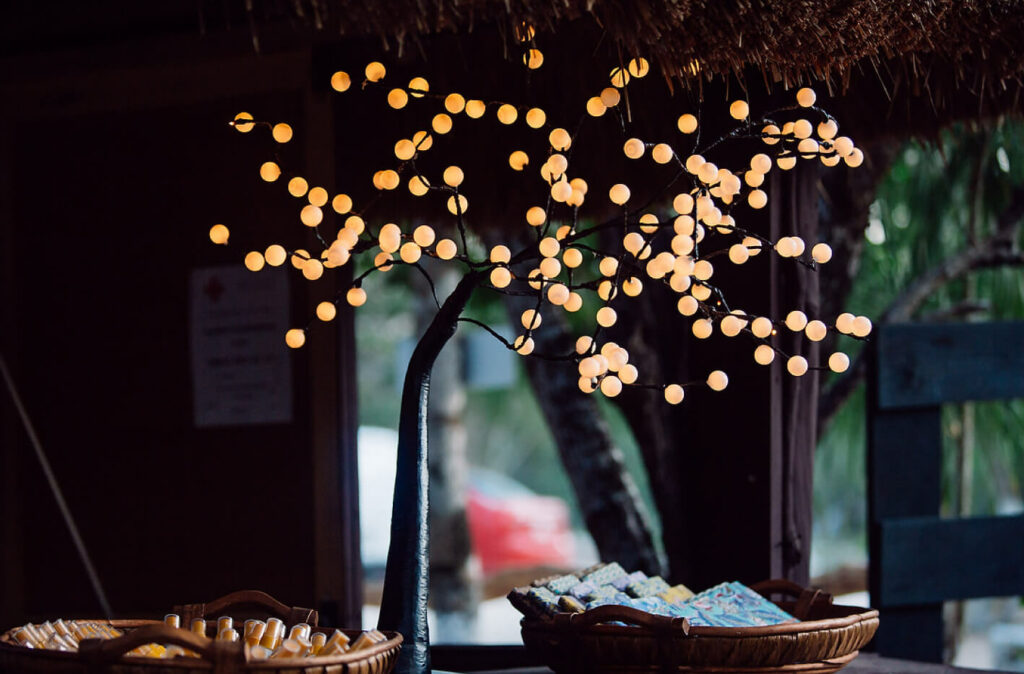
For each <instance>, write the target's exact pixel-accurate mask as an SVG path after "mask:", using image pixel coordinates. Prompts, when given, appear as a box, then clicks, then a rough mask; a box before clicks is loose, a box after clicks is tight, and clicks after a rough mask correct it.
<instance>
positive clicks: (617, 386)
mask: <svg viewBox="0 0 1024 674" xmlns="http://www.w3.org/2000/svg"><path fill="white" fill-rule="evenodd" d="M601 393H603V394H605V395H606V396H608V397H609V398H614V397H615V396H617V395H619V394H620V393H622V380H620V379H619V378H618V377H616V376H614V375H608V376H606V377H605V378H604V379H602V380H601Z"/></svg>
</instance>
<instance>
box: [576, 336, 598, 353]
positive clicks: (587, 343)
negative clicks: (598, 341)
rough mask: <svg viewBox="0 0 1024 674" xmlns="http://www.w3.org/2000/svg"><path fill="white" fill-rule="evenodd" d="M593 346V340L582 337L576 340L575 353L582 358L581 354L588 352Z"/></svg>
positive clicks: (588, 337)
mask: <svg viewBox="0 0 1024 674" xmlns="http://www.w3.org/2000/svg"><path fill="white" fill-rule="evenodd" d="M593 345H594V340H593V338H591V337H590V336H589V335H583V336H582V337H580V338H579V339H577V340H576V353H578V354H580V355H581V356H582V355H583V354H585V353H587V352H588V351H590V349H591V347H592V346H593Z"/></svg>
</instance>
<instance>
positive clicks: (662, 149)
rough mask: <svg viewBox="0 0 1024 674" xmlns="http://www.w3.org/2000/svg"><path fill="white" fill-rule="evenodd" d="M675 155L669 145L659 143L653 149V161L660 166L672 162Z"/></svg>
mask: <svg viewBox="0 0 1024 674" xmlns="http://www.w3.org/2000/svg"><path fill="white" fill-rule="evenodd" d="M674 156H675V153H674V152H673V151H672V147H671V146H670V145H669V144H668V143H658V144H657V145H655V146H654V148H653V149H651V159H653V160H654V161H656V162H657V163H659V164H667V163H669V162H670V161H672V157H674Z"/></svg>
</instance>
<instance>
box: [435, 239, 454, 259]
mask: <svg viewBox="0 0 1024 674" xmlns="http://www.w3.org/2000/svg"><path fill="white" fill-rule="evenodd" d="M434 252H435V253H437V256H438V257H439V258H441V259H442V260H451V259H453V258H454V257H455V256H456V255H457V254H458V252H459V247H458V246H457V245H455V242H454V241H452V240H451V239H441V240H440V241H438V242H437V246H436V247H435V248H434Z"/></svg>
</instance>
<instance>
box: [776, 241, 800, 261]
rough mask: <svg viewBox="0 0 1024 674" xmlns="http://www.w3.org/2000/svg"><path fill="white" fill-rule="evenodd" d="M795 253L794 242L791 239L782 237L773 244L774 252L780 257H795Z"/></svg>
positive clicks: (795, 246)
mask: <svg viewBox="0 0 1024 674" xmlns="http://www.w3.org/2000/svg"><path fill="white" fill-rule="evenodd" d="M796 251H797V245H796V242H795V241H793V239H792V238H791V237H788V236H784V237H782V238H781V239H779V240H778V241H776V242H775V252H776V253H778V254H779V256H780V257H795V256H796Z"/></svg>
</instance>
